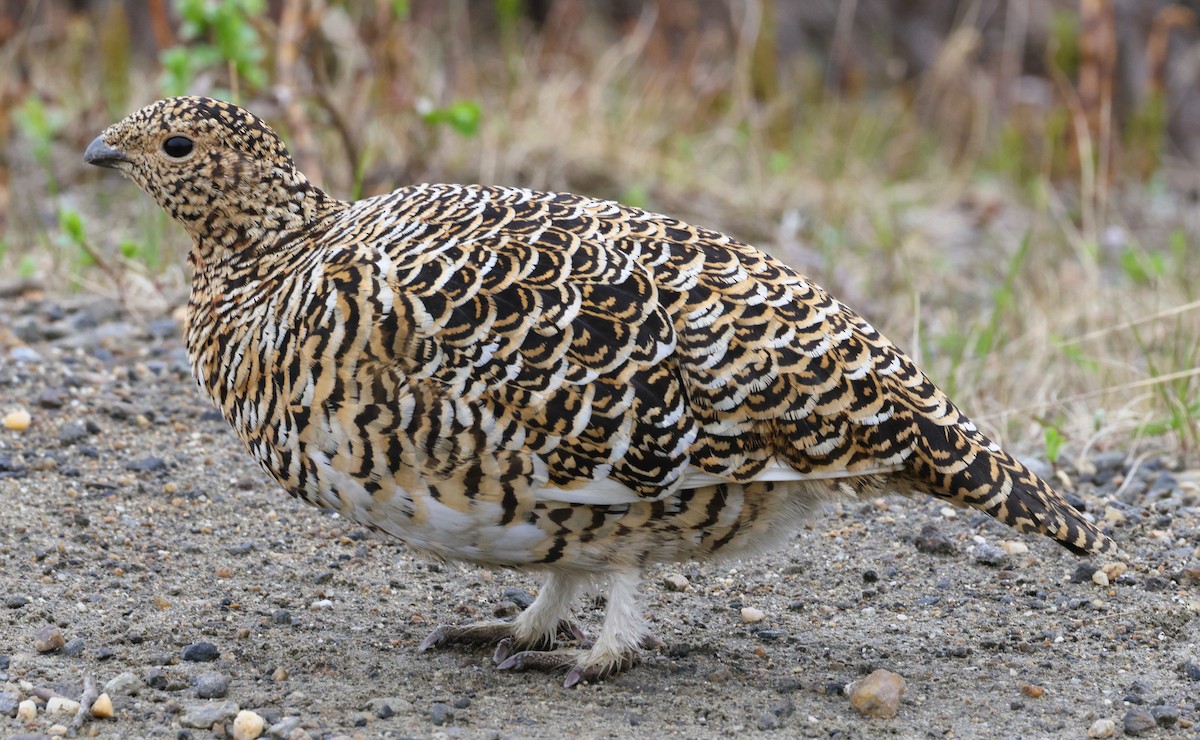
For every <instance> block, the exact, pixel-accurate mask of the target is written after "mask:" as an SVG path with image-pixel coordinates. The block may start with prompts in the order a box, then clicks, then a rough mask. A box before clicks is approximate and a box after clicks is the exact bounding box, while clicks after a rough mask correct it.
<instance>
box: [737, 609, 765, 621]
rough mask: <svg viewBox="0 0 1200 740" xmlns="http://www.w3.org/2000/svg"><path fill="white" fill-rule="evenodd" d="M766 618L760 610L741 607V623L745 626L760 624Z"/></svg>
mask: <svg viewBox="0 0 1200 740" xmlns="http://www.w3.org/2000/svg"><path fill="white" fill-rule="evenodd" d="M766 618H767V615H766V614H764V613H763V610H762V609H755V608H754V607H752V606H743V607H742V621H743V622H744V623H746V624H754V623H756V622H761V621H763V620H764V619H766Z"/></svg>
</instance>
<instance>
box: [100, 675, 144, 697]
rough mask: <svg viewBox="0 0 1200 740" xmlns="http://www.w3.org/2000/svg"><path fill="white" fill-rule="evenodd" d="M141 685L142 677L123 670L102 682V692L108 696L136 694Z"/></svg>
mask: <svg viewBox="0 0 1200 740" xmlns="http://www.w3.org/2000/svg"><path fill="white" fill-rule="evenodd" d="M142 686H143V684H142V679H140V678H138V676H137V674H136V673H134V672H132V671H125V672H124V673H118V674H117V675H116V676H114V677H113V678H112V680H110V681H109V682H108V683H106V684H104V693H106V694H108V695H109V696H136V695H137V693H138V691H140V690H141V688H142Z"/></svg>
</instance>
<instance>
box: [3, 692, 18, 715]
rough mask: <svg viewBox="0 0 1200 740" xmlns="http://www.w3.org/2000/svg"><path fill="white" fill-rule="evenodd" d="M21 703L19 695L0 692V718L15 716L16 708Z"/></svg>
mask: <svg viewBox="0 0 1200 740" xmlns="http://www.w3.org/2000/svg"><path fill="white" fill-rule="evenodd" d="M20 703H21V695H20V694H17V693H15V692H8V691H4V692H0V717H15V716H17V706H18V705H19V704H20Z"/></svg>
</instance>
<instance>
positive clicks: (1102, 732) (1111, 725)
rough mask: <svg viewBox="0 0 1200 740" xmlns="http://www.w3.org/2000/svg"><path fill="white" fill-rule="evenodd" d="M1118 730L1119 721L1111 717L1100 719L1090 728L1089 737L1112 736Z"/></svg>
mask: <svg viewBox="0 0 1200 740" xmlns="http://www.w3.org/2000/svg"><path fill="white" fill-rule="evenodd" d="M1116 731H1117V723H1116V722H1113V721H1112V720H1111V719H1098V720H1096V721H1095V722H1093V723H1092V726H1091V727H1089V728H1088V731H1087V735H1088V737H1112V736H1113V734H1114V733H1115V732H1116Z"/></svg>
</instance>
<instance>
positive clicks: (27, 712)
mask: <svg viewBox="0 0 1200 740" xmlns="http://www.w3.org/2000/svg"><path fill="white" fill-rule="evenodd" d="M35 717H37V704H34V703H33V699H26V700H25V701H23V702H21V703H20V704H18V705H17V719H19V720H22V721H23V722H28V721H29V720H31V719H34V718H35Z"/></svg>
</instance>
